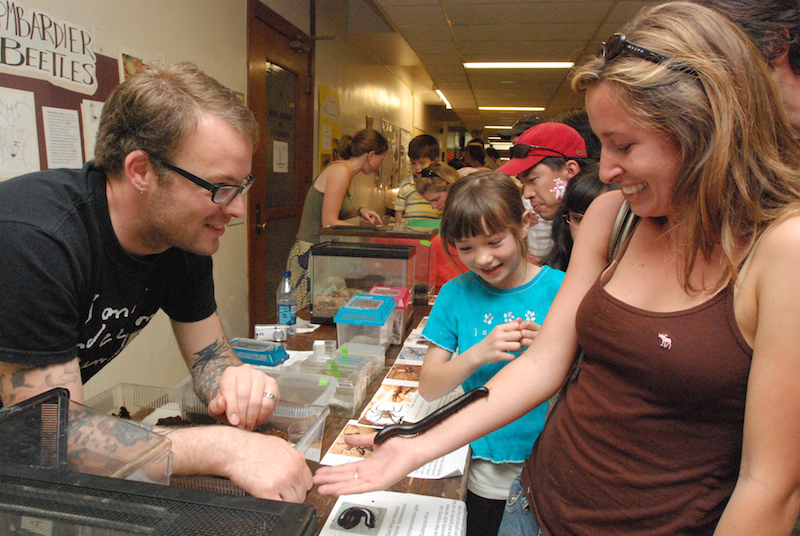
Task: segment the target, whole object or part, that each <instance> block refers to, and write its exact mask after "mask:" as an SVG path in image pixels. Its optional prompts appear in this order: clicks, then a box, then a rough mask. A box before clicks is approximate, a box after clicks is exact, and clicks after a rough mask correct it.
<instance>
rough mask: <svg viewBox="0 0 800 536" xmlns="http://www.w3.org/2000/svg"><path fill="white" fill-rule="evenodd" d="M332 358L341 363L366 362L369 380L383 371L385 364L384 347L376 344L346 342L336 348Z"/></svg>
mask: <svg viewBox="0 0 800 536" xmlns="http://www.w3.org/2000/svg"><path fill="white" fill-rule="evenodd" d="M334 360H336V361H337V362H339V363H341V364H343V365H347V364H360V363H362V362H363V363H366V364H367V366H368V367H369V369H368V370H369V371H370V373H369V377H370V381H371V380H374V379H375V378H377V377H378V375H380V373H381V372H382V371H383V367H384V365H385V364H386V348H384V347H383V346H381V345H376V344H358V343H354V342H347V343H344V344H343V345H342V346H341V347H340V348H338V349H337V350H336V352H335V353H334Z"/></svg>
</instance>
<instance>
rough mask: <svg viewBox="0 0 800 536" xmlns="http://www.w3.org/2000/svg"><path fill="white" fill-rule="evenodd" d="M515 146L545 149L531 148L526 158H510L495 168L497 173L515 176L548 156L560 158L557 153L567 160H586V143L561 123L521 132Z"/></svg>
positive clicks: (573, 130) (541, 125)
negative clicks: (536, 146)
mask: <svg viewBox="0 0 800 536" xmlns="http://www.w3.org/2000/svg"><path fill="white" fill-rule="evenodd" d="M517 145H538V146H539V147H545V148H546V149H537V148H535V147H531V148H530V149H528V156H526V157H525V158H512V159H511V160H509V161H508V162H506V163H505V164H503V165H502V166H500V167H499V168H497V170H496V171H497V172H498V173H505V174H506V175H517V174H519V173H522V172H523V171H525V170H527V169H530V168H532V167H533V166H535V165H536V164H538V163H539V162H541V161H542V160H543V159H544V158H546V157H548V156H561V154H559V153H562V154H563V155H564V156H566V157H567V158H586V142H584V141H583V138H582V137H581V135H580V134H578V131H577V130H575V129H574V128H572V127H570V126H568V125H565V124H563V123H539V124H538V125H535V126H533V127H531V128H529V129H528V130H526V131H525V132H523V133H522V135H521V136H520V137H519V139H517ZM547 149H553V150H552V151H548V150H547Z"/></svg>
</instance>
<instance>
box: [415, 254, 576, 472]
mask: <svg viewBox="0 0 800 536" xmlns="http://www.w3.org/2000/svg"><path fill="white" fill-rule="evenodd" d="M563 280H564V272H562V271H560V270H555V269H553V268H550V267H549V266H543V267H542V268H541V270H540V271H539V273H538V274H536V277H534V278H533V279H532V280H531V281H529V282H528V283H526V284H524V285H522V286H519V287H516V288H513V289H496V288H494V287H492V286H490V285H488V284H487V283H485V282H484V281H483V280H482V279H481V278H480V277H479V276H478V275H476V274H475V273H473V272H466V273H464V274H461V275H460V276H458V277H456V278H455V279H452V280H450V281H448V282H447V283H446V284H445V285H444V286H442V289H441V290H440V291H439V296H438V297H437V298H436V303H435V304H434V306H433V309H432V310H431V313H430V316H429V318H428V321H427V323H426V324H425V328H424V329H423V331H422V335H423V336H424V337H425V338H427V339H428V340H430V341H431V342H432V343H434V344H435V345H436V346H439V347H440V348H444V349H445V350H448V351H450V352H456V351H458V352H465V351H466V350H468V349H469V348H471V347H472V346H473V345H475V344H476V343H478V342H480V341H481V340H483V338H484V337H486V335H488V334H489V332H490V331H491V330H492V329H493V328H494V327H495V326H496V325H498V324H504V323H506V322H510V321H511V320H513V319H515V318H522V319H524V320H533V321H534V322H536V323H537V324H541V323H542V321H543V320H544V318H545V316H547V312H548V311H549V310H550V304H551V303H553V298H555V295H556V292H558V289H559V287H560V286H561V282H562V281H563ZM518 354H519V353H517V354H516V355H518ZM505 365H506V362H505V361H504V362H501V363H493V364H491V365H483V366H482V367H481V368H479V369H478V370H477V371H475V373H474V374H473V375H472V376H470V377H469V378H467V379H466V380H465V381H464V382H463V383H462V386H463V387H464V390H465V391H469V390H470V389H474V388H475V387H479V386H481V385H484V384H485V383H486V382H488V381H489V379H490V378H491V377H492V376H494V375H495V374H497V372H498V371H499V370H500V369H501V368H503V367H504V366H505ZM546 408H547V404H546V403H545V404H542V405H541V406H539V407H538V408H536V409H534V410H532V411H530V412H529V413H527V414H526V415H523V416H522V417H521V418H519V419H518V420H516V421H514V422H513V423H511V424H509V425H507V426H505V427H503V428H501V429H499V430H496V431H495V432H492V433H491V434H489V435H488V436H485V437H482V438H480V439H478V440H477V441H474V442H473V443H472V444H471V447H472V457H473V458H481V459H484V460H488V461H491V462H494V463H511V462H513V463H519V462H523V461H525V459H526V458H527V457H528V455H529V454H530V451H531V447H532V446H533V442H534V441H535V440H536V438H537V437H538V436H539V432H541V431H542V427H543V426H544V417H545V410H546Z"/></svg>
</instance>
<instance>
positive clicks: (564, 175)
mask: <svg viewBox="0 0 800 536" xmlns="http://www.w3.org/2000/svg"><path fill="white" fill-rule="evenodd" d="M509 152H510V154H511V160H510V161H509V162H507V163H506V164H504V165H502V166H500V167H499V168H498V169H497V172H498V173H505V174H506V175H516V177H517V179H518V180H519V181H520V182H521V183H522V196H523V197H524V198H526V199H528V200H529V201H530V204H531V206H532V207H533V210H534V211H535V212H536V214H538V215H539V216H540V217H541V218H542V219H544V220H547V221H550V220H552V219H553V218H554V217H555V214H556V210H558V205H559V204H560V203H561V200H562V199H563V198H564V189H565V188H566V187H567V181H569V179H571V178H572V177H574V176H575V175H577V174H578V172H579V171H581V169H582V168H583V166H584V165H586V164H587V163H588V162H589V160H588V159H587V155H586V143H585V142H584V141H583V138H582V137H581V135H580V134H578V131H577V130H575V129H574V128H572V127H570V126H567V125H565V124H563V123H540V124H538V125H536V126H533V127H531V128H529V129H528V130H526V131H525V132H524V133H522V135H521V136H520V137H519V138H518V139H517V143H516V145H514V146H513V147H512V148H511V150H510V151H509Z"/></svg>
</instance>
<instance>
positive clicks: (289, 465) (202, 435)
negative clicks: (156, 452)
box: [169, 426, 311, 503]
mask: <svg viewBox="0 0 800 536" xmlns="http://www.w3.org/2000/svg"><path fill="white" fill-rule="evenodd" d="M169 439H170V440H171V441H172V452H173V469H174V472H175V474H179V475H196V474H201V475H217V476H224V477H227V478H229V479H231V481H232V482H234V483H235V484H236V485H238V486H239V487H240V488H242V489H243V490H245V491H246V492H247V493H249V494H251V495H253V496H255V497H259V498H262V499H272V500H276V501H287V502H296V503H299V502H303V500H305V497H306V492H307V491H308V490H309V489H311V471H310V470H309V469H308V465H307V464H306V461H305V458H304V457H303V455H302V454H301V453H300V452H299V451H298V450H296V449H294V448H292V447H291V446H290V445H289V443H287V442H286V441H284V440H283V439H280V438H278V437H274V436H267V435H263V434H259V433H256V432H247V431H244V430H238V429H236V428H231V427H229V426H200V427H196V428H187V429H183V430H176V431H174V432H173V433H170V435H169Z"/></svg>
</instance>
